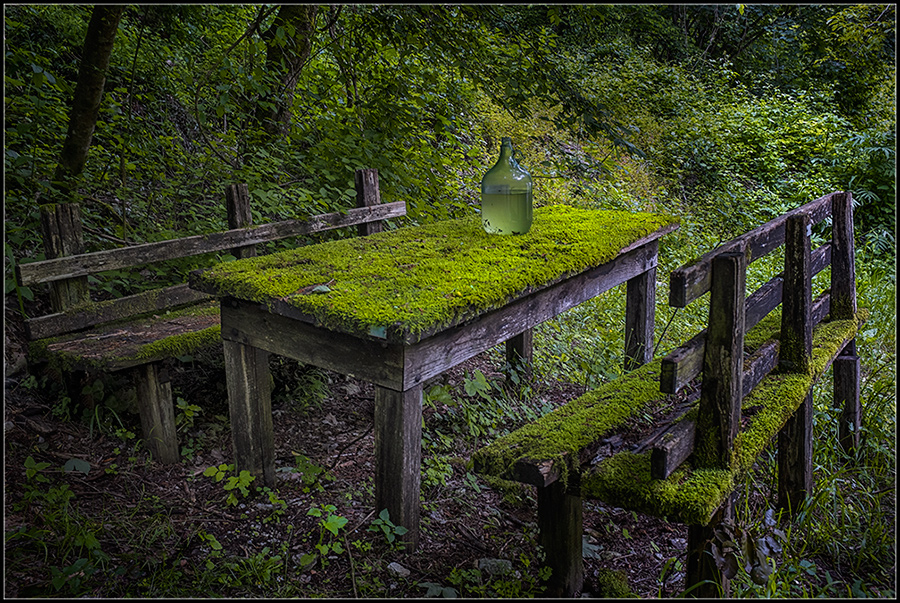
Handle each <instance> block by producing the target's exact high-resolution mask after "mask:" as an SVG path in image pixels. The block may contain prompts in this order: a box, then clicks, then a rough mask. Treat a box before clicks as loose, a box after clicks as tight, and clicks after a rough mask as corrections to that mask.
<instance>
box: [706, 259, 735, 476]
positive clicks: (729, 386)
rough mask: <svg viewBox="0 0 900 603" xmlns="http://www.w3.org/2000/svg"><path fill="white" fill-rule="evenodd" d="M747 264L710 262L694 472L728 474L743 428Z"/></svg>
mask: <svg viewBox="0 0 900 603" xmlns="http://www.w3.org/2000/svg"><path fill="white" fill-rule="evenodd" d="M745 290H746V260H745V257H744V253H743V252H742V251H736V252H725V253H722V254H719V255H718V256H716V258H715V259H713V262H712V286H711V288H710V298H709V327H708V328H707V335H706V345H705V347H704V352H703V384H702V387H701V390H700V404H699V408H698V414H697V444H696V447H695V450H694V458H695V460H696V463H697V466H700V467H715V468H719V469H729V468H730V467H731V460H732V454H733V448H734V439H735V437H737V432H738V427H739V426H740V422H741V395H742V392H741V390H742V379H743V364H744V295H745Z"/></svg>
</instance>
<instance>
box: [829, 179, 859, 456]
mask: <svg viewBox="0 0 900 603" xmlns="http://www.w3.org/2000/svg"><path fill="white" fill-rule="evenodd" d="M831 213H832V219H831V228H832V245H833V246H834V261H833V262H832V268H831V294H832V306H831V308H832V309H831V315H832V319H834V320H846V319H848V318H850V317H852V316H854V315H856V310H857V308H856V268H855V266H854V258H855V252H854V242H853V196H852V195H851V194H850V193H849V192H844V193H842V194H840V195H835V196H834V198H833V200H832V210H831ZM859 378H860V361H859V356H857V355H856V339H853V340H852V341H851V342H850V343H848V344H847V345H846V346H845V347H844V349H843V350H842V351H841V354H840V356H838V358H837V359H836V360H835V361H834V404H835V406H841V405H843V408H842V410H841V418H840V420H839V422H838V439H839V441H840V444H841V448H843V449H844V450H845V451H846V452H848V453H849V452H852V451H854V450H856V448H858V447H859V429H860V426H861V422H862V405H861V404H860V390H859V387H860V386H859Z"/></svg>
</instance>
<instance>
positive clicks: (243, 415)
mask: <svg viewBox="0 0 900 603" xmlns="http://www.w3.org/2000/svg"><path fill="white" fill-rule="evenodd" d="M222 318H223V320H222V323H223V326H224V325H225V324H226V319H225V312H223V317H222ZM222 343H223V347H224V353H225V382H226V386H227V388H228V414H229V420H230V423H231V442H232V445H233V447H234V464H235V469H236V470H237V471H238V472H240V471H242V470H245V469H246V470H247V471H249V472H250V473H251V474H252V475H253V476H255V477H256V484H255V485H259V486H269V487H273V486H275V436H274V428H273V425H272V387H271V374H270V372H269V353H268V352H266V351H265V350H261V349H259V348H255V347H253V346H249V345H244V344H242V343H237V342H234V341H228V340H225V341H223V342H222Z"/></svg>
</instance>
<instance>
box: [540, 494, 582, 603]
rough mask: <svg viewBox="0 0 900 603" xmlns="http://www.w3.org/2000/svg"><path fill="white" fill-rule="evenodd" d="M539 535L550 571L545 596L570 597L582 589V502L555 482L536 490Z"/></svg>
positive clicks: (578, 497)
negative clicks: (551, 571)
mask: <svg viewBox="0 0 900 603" xmlns="http://www.w3.org/2000/svg"><path fill="white" fill-rule="evenodd" d="M537 503H538V533H539V539H540V544H541V546H542V547H543V549H544V552H545V553H546V564H547V565H548V566H549V567H550V569H552V570H553V573H552V574H551V575H550V578H549V580H548V581H547V584H546V587H547V590H546V592H545V593H544V595H545V596H547V597H573V596H575V593H577V592H579V591H581V588H582V586H584V558H583V557H582V550H581V547H582V533H583V526H582V501H581V497H580V496H573V495H571V494H569V493H567V492H566V489H565V487H563V485H562V484H561V483H560V482H559V481H556V482H554V483H552V484H550V485H549V486H546V487H543V488H542V487H538V489H537Z"/></svg>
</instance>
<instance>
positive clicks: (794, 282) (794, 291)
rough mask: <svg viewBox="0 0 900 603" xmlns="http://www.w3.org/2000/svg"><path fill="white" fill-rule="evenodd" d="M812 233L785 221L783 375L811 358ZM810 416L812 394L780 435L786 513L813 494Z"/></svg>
mask: <svg viewBox="0 0 900 603" xmlns="http://www.w3.org/2000/svg"><path fill="white" fill-rule="evenodd" d="M811 234H812V232H811V224H810V221H809V218H808V217H807V216H806V215H804V214H799V215H794V216H791V217H790V218H789V219H788V221H787V224H786V228H785V243H784V296H783V298H784V299H783V300H782V304H781V348H780V350H779V355H778V365H779V368H780V369H781V370H784V371H793V372H806V371H808V370H809V365H810V362H811V360H812V321H811V311H812V281H811V278H812V277H811V274H810V237H811ZM832 261H834V254H833V257H832ZM833 305H834V298H833V296H832V307H833ZM812 413H813V403H812V393H811V392H810V393H809V394H808V395H807V396H806V399H805V401H804V402H803V403H802V404H801V405H800V407H799V408H798V409H797V410H796V411H795V412H794V414H793V416H791V418H790V419H788V421H787V423H786V424H785V425H784V427H783V428H782V429H781V431H780V432H779V434H778V506H779V508H782V509H787V510H788V512H794V513H796V512H797V511H798V510H799V508H800V505H801V503H802V502H803V500H804V499H805V498H806V496H807V495H808V494H809V493H811V491H812V443H813V442H812V426H813V424H812V423H813V421H812V419H813V415H812Z"/></svg>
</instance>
